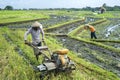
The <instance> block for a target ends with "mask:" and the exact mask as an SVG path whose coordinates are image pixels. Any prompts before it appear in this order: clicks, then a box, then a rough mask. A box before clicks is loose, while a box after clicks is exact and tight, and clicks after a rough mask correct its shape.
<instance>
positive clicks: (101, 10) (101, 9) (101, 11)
mask: <svg viewBox="0 0 120 80" xmlns="http://www.w3.org/2000/svg"><path fill="white" fill-rule="evenodd" d="M104 12H106V9H105V8H104V7H103V6H102V7H100V13H101V14H103V13H104Z"/></svg>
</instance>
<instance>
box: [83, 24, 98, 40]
mask: <svg viewBox="0 0 120 80" xmlns="http://www.w3.org/2000/svg"><path fill="white" fill-rule="evenodd" d="M84 29H86V30H88V29H89V30H90V32H91V39H93V38H95V39H97V37H96V34H95V28H94V27H93V26H91V25H89V24H85V26H84Z"/></svg>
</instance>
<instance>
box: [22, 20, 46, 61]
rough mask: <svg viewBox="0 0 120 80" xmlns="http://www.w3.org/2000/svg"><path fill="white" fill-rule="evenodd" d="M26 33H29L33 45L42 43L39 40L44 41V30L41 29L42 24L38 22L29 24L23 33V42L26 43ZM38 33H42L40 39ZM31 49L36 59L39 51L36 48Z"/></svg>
mask: <svg viewBox="0 0 120 80" xmlns="http://www.w3.org/2000/svg"><path fill="white" fill-rule="evenodd" d="M28 34H31V36H32V44H33V45H34V46H41V45H42V43H41V42H42V41H44V31H43V27H42V24H40V23H39V22H37V21H36V22H34V23H33V24H32V25H31V27H30V28H29V29H28V31H27V32H26V33H25V35H24V41H25V44H27V36H28ZM40 34H41V35H42V39H40ZM33 50H34V55H35V56H36V59H37V60H38V57H39V55H40V54H41V52H40V51H38V50H37V49H36V48H33Z"/></svg>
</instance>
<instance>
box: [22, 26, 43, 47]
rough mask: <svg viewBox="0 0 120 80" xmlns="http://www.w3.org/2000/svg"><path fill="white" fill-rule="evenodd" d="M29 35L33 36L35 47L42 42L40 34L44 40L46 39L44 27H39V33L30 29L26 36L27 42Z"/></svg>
mask: <svg viewBox="0 0 120 80" xmlns="http://www.w3.org/2000/svg"><path fill="white" fill-rule="evenodd" d="M28 34H31V35H32V43H33V44H35V45H37V44H38V43H39V42H41V39H40V34H42V39H44V31H43V29H42V26H41V27H39V29H38V30H37V31H36V30H34V29H32V27H31V28H30V29H28V31H27V32H26V33H25V35H24V40H27V36H28Z"/></svg>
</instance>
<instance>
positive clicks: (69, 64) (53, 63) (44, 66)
mask: <svg viewBox="0 0 120 80" xmlns="http://www.w3.org/2000/svg"><path fill="white" fill-rule="evenodd" d="M44 44H45V45H44V46H40V47H36V46H34V45H32V44H31V43H29V44H28V45H29V46H31V47H33V48H37V49H38V50H39V51H40V52H42V55H43V60H42V63H41V64H40V65H38V66H37V70H39V71H40V80H42V79H44V77H45V76H46V75H49V73H50V72H53V73H55V74H57V73H60V72H71V71H73V70H75V69H76V66H75V63H74V62H73V61H72V60H71V59H70V58H69V57H68V56H67V53H68V52H69V50H68V49H62V50H56V51H54V52H51V51H50V50H49V48H48V47H47V46H46V43H45V42H44ZM46 51H47V53H48V54H47V53H44V52H46Z"/></svg>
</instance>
